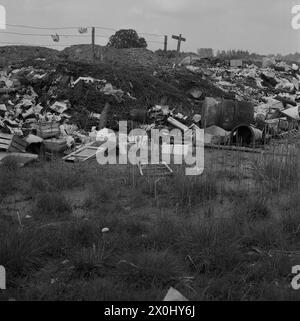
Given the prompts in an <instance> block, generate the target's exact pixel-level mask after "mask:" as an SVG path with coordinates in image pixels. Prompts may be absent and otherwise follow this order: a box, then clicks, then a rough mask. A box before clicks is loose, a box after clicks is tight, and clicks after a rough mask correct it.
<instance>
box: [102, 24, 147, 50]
mask: <svg viewBox="0 0 300 321" xmlns="http://www.w3.org/2000/svg"><path fill="white" fill-rule="evenodd" d="M107 47H114V48H118V49H122V48H147V42H146V40H145V38H140V37H139V36H138V34H137V32H136V31H135V30H133V29H121V30H119V31H117V32H116V33H115V34H114V35H112V36H111V37H110V38H109V42H108V44H107Z"/></svg>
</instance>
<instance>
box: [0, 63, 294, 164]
mask: <svg viewBox="0 0 300 321" xmlns="http://www.w3.org/2000/svg"><path fill="white" fill-rule="evenodd" d="M99 68H100V67H99ZM74 70H76V72H75V71H74ZM92 71H93V68H92V67H91V66H89V67H86V66H84V65H80V64H77V65H76V64H71V63H64V64H61V63H60V64H57V65H56V66H53V65H52V64H50V63H48V64H47V60H46V59H44V60H40V59H35V61H34V62H33V63H32V64H31V65H30V64H29V65H27V66H22V67H21V66H20V64H19V65H18V64H15V65H11V66H9V67H5V68H3V69H2V70H1V71H0V154H1V155H0V156H1V157H0V162H1V161H2V160H3V159H5V157H7V156H8V155H9V154H10V156H13V155H15V154H14V153H17V154H18V155H19V153H24V154H26V157H27V158H28V159H30V155H32V156H31V158H32V159H33V160H35V159H36V155H50V154H53V153H55V154H56V153H58V154H62V155H63V156H64V157H65V156H66V155H69V154H72V153H74V152H76V151H77V150H79V149H81V148H82V147H84V146H90V145H91V144H93V143H94V142H95V140H96V137H97V131H98V130H100V129H103V128H111V129H115V128H116V124H117V122H118V121H119V120H130V121H132V126H135V127H138V128H143V129H146V131H147V132H150V131H151V129H153V128H160V129H162V128H169V129H170V128H179V129H180V130H181V131H183V132H185V131H187V130H189V129H193V128H195V127H194V126H197V127H199V128H203V129H204V130H205V144H206V145H215V144H219V145H220V144H221V145H236V144H241V145H244V146H248V147H249V146H250V147H255V146H257V145H263V144H266V143H267V142H269V141H270V139H273V138H274V139H276V138H281V137H283V134H286V133H289V132H291V131H292V132H293V133H295V130H296V131H298V128H299V121H300V114H299V106H300V88H299V85H300V70H299V65H298V64H295V63H287V62H283V61H276V60H275V59H264V60H263V61H262V62H251V61H241V60H238V61H226V60H220V59H216V58H203V59H200V58H199V59H186V58H185V60H184V61H183V62H181V63H179V64H178V66H175V67H174V68H173V67H170V66H161V67H160V68H159V67H157V66H155V68H154V67H153V70H152V71H150V73H151V75H149V70H147V76H145V71H143V70H141V69H139V68H138V67H137V69H136V70H134V71H131V72H129V71H128V73H127V74H126V73H123V71H124V68H123V69H122V70H120V71H119V73H113V74H111V73H110V72H109V69H105V68H104V69H102V76H103V77H95V75H94V76H92V74H93V72H92ZM99 73H100V72H99ZM99 73H98V74H99ZM139 76H140V78H138V77H139ZM23 164H24V162H23V163H22V162H21V165H23Z"/></svg>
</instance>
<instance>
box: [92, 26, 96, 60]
mask: <svg viewBox="0 0 300 321" xmlns="http://www.w3.org/2000/svg"><path fill="white" fill-rule="evenodd" d="M92 51H93V61H95V27H92Z"/></svg>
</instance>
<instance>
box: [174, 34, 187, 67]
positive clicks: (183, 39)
mask: <svg viewBox="0 0 300 321" xmlns="http://www.w3.org/2000/svg"><path fill="white" fill-rule="evenodd" d="M172 38H173V39H175V40H177V54H176V65H177V64H178V59H179V54H180V47H181V41H186V39H185V38H183V37H182V34H180V35H179V36H174V35H172Z"/></svg>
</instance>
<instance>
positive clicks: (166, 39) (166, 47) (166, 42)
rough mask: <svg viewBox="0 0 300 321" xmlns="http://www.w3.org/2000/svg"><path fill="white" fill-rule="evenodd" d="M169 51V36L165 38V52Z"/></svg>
mask: <svg viewBox="0 0 300 321" xmlns="http://www.w3.org/2000/svg"><path fill="white" fill-rule="evenodd" d="M167 50H168V36H165V41H164V51H167Z"/></svg>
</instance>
